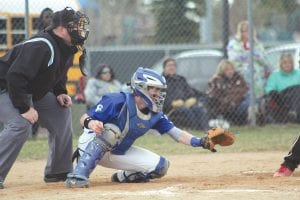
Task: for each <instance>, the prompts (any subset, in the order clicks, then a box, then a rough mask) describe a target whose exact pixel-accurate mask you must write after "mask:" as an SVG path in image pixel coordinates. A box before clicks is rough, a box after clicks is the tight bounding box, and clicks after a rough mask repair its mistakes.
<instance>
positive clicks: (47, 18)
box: [38, 8, 53, 32]
mask: <svg viewBox="0 0 300 200" xmlns="http://www.w3.org/2000/svg"><path fill="white" fill-rule="evenodd" d="M52 16H53V10H51V9H50V8H45V9H43V10H42V12H41V14H40V16H39V21H38V29H39V32H40V31H43V30H44V29H45V28H47V27H48V26H50V24H51V21H52Z"/></svg>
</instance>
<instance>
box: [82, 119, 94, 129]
mask: <svg viewBox="0 0 300 200" xmlns="http://www.w3.org/2000/svg"><path fill="white" fill-rule="evenodd" d="M92 120H93V119H92V118H91V117H87V118H85V120H84V121H83V127H84V128H89V123H90V121H92Z"/></svg>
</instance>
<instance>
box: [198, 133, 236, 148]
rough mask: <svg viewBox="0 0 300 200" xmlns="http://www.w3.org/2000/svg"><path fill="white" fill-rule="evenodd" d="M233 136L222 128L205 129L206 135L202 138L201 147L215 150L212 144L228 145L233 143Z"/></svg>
mask: <svg viewBox="0 0 300 200" xmlns="http://www.w3.org/2000/svg"><path fill="white" fill-rule="evenodd" d="M234 140H235V136H234V134H233V133H231V132H230V131H227V130H225V129H222V128H213V129H210V130H208V131H207V136H205V137H204V138H203V148H205V149H209V150H211V151H212V152H216V150H215V149H214V146H215V145H216V144H218V145H220V146H230V145H232V144H233V143H234Z"/></svg>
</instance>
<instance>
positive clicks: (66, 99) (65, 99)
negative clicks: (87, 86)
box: [56, 94, 72, 108]
mask: <svg viewBox="0 0 300 200" xmlns="http://www.w3.org/2000/svg"><path fill="white" fill-rule="evenodd" d="M56 98H57V101H58V103H59V104H60V105H61V106H63V107H66V108H68V107H70V106H71V105H72V99H71V97H70V96H69V95H67V94H60V95H58V96H57V97H56Z"/></svg>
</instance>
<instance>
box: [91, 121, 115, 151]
mask: <svg viewBox="0 0 300 200" xmlns="http://www.w3.org/2000/svg"><path fill="white" fill-rule="evenodd" d="M120 139H121V131H120V129H119V127H117V126H116V125H114V124H110V123H107V124H104V131H103V133H102V134H101V135H99V136H96V137H95V139H94V141H95V142H96V143H97V144H99V145H100V146H101V147H102V148H103V150H104V151H110V150H111V149H112V148H113V147H114V146H115V145H116V144H118V142H119V141H120Z"/></svg>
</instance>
